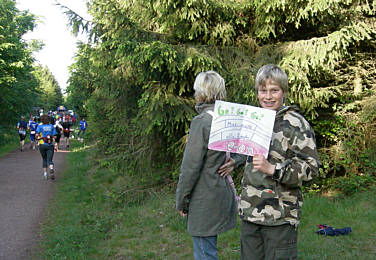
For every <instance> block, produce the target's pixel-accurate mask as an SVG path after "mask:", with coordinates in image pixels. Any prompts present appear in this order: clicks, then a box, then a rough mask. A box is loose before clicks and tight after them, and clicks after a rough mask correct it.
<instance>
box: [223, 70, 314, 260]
mask: <svg viewBox="0 0 376 260" xmlns="http://www.w3.org/2000/svg"><path fill="white" fill-rule="evenodd" d="M255 89H256V92H257V97H258V101H259V104H260V106H261V107H262V108H266V109H269V110H273V111H275V112H276V116H275V121H274V126H273V133H272V138H271V144H270V147H269V152H268V155H267V157H265V156H263V155H261V154H254V155H253V157H251V156H250V157H248V159H247V160H246V161H245V160H244V156H240V155H236V156H234V157H233V159H230V160H229V161H227V162H226V164H224V165H223V166H222V167H221V168H220V170H219V174H220V175H226V174H228V172H230V171H231V170H232V169H233V168H234V165H238V164H239V163H241V162H245V163H246V165H245V170H244V174H243V180H242V193H241V200H240V203H239V214H240V218H241V219H242V225H241V259H244V260H248V259H297V257H298V253H297V239H298V231H297V230H298V226H299V221H300V216H301V208H302V204H303V196H302V191H301V186H302V183H303V182H304V181H310V180H312V177H313V176H314V175H316V174H317V173H318V168H319V157H318V154H317V150H316V141H315V134H314V132H313V129H312V128H311V126H310V125H309V123H308V122H307V121H306V119H305V118H304V117H303V116H302V115H300V114H299V112H298V109H297V108H295V107H291V106H284V105H283V104H284V101H285V98H286V95H287V92H288V79H287V75H286V73H285V72H284V71H283V70H282V69H281V68H280V67H278V66H276V65H272V64H268V65H265V66H263V67H261V68H260V69H259V71H258V72H257V75H256V80H255Z"/></svg>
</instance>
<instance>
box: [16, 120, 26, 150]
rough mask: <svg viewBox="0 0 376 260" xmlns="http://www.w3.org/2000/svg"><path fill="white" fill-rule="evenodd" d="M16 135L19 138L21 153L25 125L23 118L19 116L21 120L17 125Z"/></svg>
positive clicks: (23, 144)
mask: <svg viewBox="0 0 376 260" xmlns="http://www.w3.org/2000/svg"><path fill="white" fill-rule="evenodd" d="M17 130H18V135H19V136H20V150H21V152H23V150H24V146H25V138H26V130H27V123H26V122H25V117H24V116H21V120H20V121H19V122H18V123H17Z"/></svg>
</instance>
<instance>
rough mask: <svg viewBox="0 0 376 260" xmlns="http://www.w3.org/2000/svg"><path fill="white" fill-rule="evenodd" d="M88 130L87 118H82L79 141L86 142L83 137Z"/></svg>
mask: <svg viewBox="0 0 376 260" xmlns="http://www.w3.org/2000/svg"><path fill="white" fill-rule="evenodd" d="M86 128H87V122H86V120H85V118H82V119H81V121H80V131H79V132H78V141H81V142H82V141H83V140H84V139H83V138H82V137H83V136H85V131H86Z"/></svg>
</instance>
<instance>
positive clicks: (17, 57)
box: [0, 0, 63, 146]
mask: <svg viewBox="0 0 376 260" xmlns="http://www.w3.org/2000/svg"><path fill="white" fill-rule="evenodd" d="M36 24H37V18H36V17H35V15H33V14H31V13H29V12H27V11H20V10H18V9H17V8H16V2H15V1H12V0H1V1H0V119H1V123H0V146H2V145H4V144H6V143H7V142H8V141H9V140H10V139H12V133H14V129H15V126H16V124H17V121H19V119H20V116H21V115H23V116H25V117H26V118H27V119H28V118H29V115H30V113H32V112H33V108H37V107H40V108H44V109H45V110H46V111H47V110H51V109H55V108H56V107H57V106H58V105H60V104H62V103H63V94H62V92H61V89H60V86H59V84H58V83H57V81H56V79H55V77H54V76H53V75H52V73H51V72H50V70H49V69H48V68H47V67H45V66H43V65H41V64H38V63H37V62H36V60H35V58H34V57H33V55H32V53H33V52H36V51H38V50H40V49H41V48H43V42H41V41H39V40H33V41H30V42H27V41H25V40H24V39H23V38H22V37H23V36H24V35H25V34H26V33H27V32H29V31H32V30H33V29H34V28H35V26H36Z"/></svg>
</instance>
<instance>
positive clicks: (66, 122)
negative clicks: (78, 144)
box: [61, 115, 72, 149]
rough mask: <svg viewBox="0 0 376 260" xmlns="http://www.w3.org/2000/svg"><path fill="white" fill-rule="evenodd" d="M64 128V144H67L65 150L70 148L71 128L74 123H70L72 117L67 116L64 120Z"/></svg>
mask: <svg viewBox="0 0 376 260" xmlns="http://www.w3.org/2000/svg"><path fill="white" fill-rule="evenodd" d="M61 125H62V126H63V133H64V143H65V148H66V149H68V148H69V136H70V132H71V130H70V127H71V125H72V123H71V122H70V117H69V116H68V115H67V116H65V118H64V122H63V123H62V124H61Z"/></svg>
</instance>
